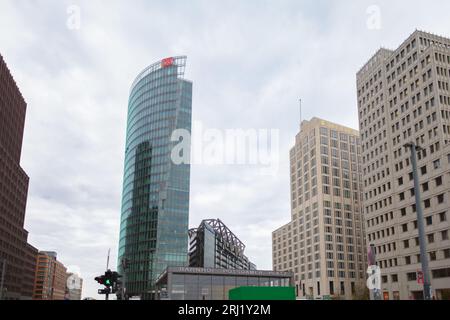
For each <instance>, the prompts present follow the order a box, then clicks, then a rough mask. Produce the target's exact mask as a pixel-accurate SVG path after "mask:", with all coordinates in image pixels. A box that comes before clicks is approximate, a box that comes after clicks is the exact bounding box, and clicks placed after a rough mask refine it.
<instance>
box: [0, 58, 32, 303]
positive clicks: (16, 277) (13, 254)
mask: <svg viewBox="0 0 450 320" xmlns="http://www.w3.org/2000/svg"><path fill="white" fill-rule="evenodd" d="M26 109H27V104H26V102H25V100H24V98H23V97H22V94H21V93H20V91H19V88H18V87H17V85H16V82H15V81H14V79H13V77H12V76H11V73H10V71H9V69H8V67H7V65H6V63H5V61H4V60H3V57H2V56H1V55H0V266H3V262H5V263H6V268H5V269H6V270H5V275H4V280H5V281H4V285H3V289H4V290H3V291H4V292H3V298H6V299H30V298H31V291H30V288H31V286H32V282H31V283H29V281H30V280H31V278H33V277H34V275H33V273H34V266H33V263H35V262H33V261H35V259H36V255H37V250H36V249H34V248H33V247H32V246H29V245H28V243H27V239H28V232H27V231H26V230H25V229H24V220H25V208H26V204H27V194H28V181H29V178H28V176H27V174H26V173H25V171H24V170H23V169H22V168H21V167H20V156H21V151H22V140H23V131H24V123H25V113H26ZM31 270H33V271H31ZM1 272H2V268H0V273H1ZM0 279H1V277H0Z"/></svg>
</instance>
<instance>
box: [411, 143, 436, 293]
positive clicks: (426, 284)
mask: <svg viewBox="0 0 450 320" xmlns="http://www.w3.org/2000/svg"><path fill="white" fill-rule="evenodd" d="M405 147H407V148H410V149H411V164H412V167H413V176H414V194H415V196H416V212H417V228H418V230H419V245H420V261H421V264H422V272H423V297H424V299H425V300H431V299H432V297H431V280H430V270H429V266H428V255H427V245H426V242H425V226H424V222H423V210H422V198H421V194H420V183H419V173H418V171H417V152H418V151H421V150H422V148H421V147H419V146H417V145H416V144H415V143H414V142H411V143H408V144H406V145H405Z"/></svg>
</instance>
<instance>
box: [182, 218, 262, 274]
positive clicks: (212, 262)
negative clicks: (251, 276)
mask: <svg viewBox="0 0 450 320" xmlns="http://www.w3.org/2000/svg"><path fill="white" fill-rule="evenodd" d="M189 239H190V241H189V266H190V267H196V268H217V269H242V270H256V266H255V265H254V264H253V263H251V262H250V261H249V260H248V258H247V257H246V256H245V255H244V250H245V245H244V244H243V243H242V241H241V240H239V238H238V237H237V236H236V235H235V234H234V233H233V232H231V230H230V229H228V228H227V226H226V225H225V224H224V223H223V222H222V221H220V220H219V219H217V220H213V219H211V220H203V221H202V223H201V224H200V226H199V227H198V228H196V229H191V230H189Z"/></svg>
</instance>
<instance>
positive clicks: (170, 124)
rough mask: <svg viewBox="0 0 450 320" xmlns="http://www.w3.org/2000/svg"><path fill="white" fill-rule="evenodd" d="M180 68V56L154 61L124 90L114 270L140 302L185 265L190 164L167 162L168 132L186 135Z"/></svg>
mask: <svg viewBox="0 0 450 320" xmlns="http://www.w3.org/2000/svg"><path fill="white" fill-rule="evenodd" d="M185 66H186V57H172V58H167V59H163V60H162V61H158V62H156V63H154V64H152V65H151V66H149V67H148V68H146V69H145V70H144V71H142V72H141V74H139V75H138V77H137V78H136V80H135V81H134V83H133V85H132V87H131V92H130V98H129V105H128V123H127V139H126V151H125V168H124V182H123V195H122V215H121V227H120V240H119V254H118V269H119V272H120V273H121V274H124V278H123V282H124V285H125V288H126V291H127V295H128V296H140V297H141V299H152V298H153V297H154V296H153V295H152V291H153V290H154V285H155V281H156V279H157V277H158V276H159V275H160V274H161V273H162V272H163V271H164V270H165V269H166V268H167V267H168V266H187V263H188V261H187V250H188V222H189V221H188V218H189V178H190V165H189V164H188V163H182V164H175V163H174V161H173V159H172V158H171V155H172V151H173V148H174V146H176V145H177V144H178V143H176V142H173V141H172V139H171V137H172V133H173V132H174V131H175V130H182V129H184V130H186V132H189V133H190V131H191V112H192V83H191V82H190V81H187V80H184V79H183V77H184V71H185ZM122 261H127V264H126V265H127V266H126V268H124V267H123V264H122Z"/></svg>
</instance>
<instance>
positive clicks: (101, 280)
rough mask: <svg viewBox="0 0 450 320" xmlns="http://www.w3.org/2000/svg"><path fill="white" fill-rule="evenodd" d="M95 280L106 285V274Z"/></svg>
mask: <svg viewBox="0 0 450 320" xmlns="http://www.w3.org/2000/svg"><path fill="white" fill-rule="evenodd" d="M95 281H97V282H98V283H99V284H102V285H104V284H105V276H100V277H95Z"/></svg>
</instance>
